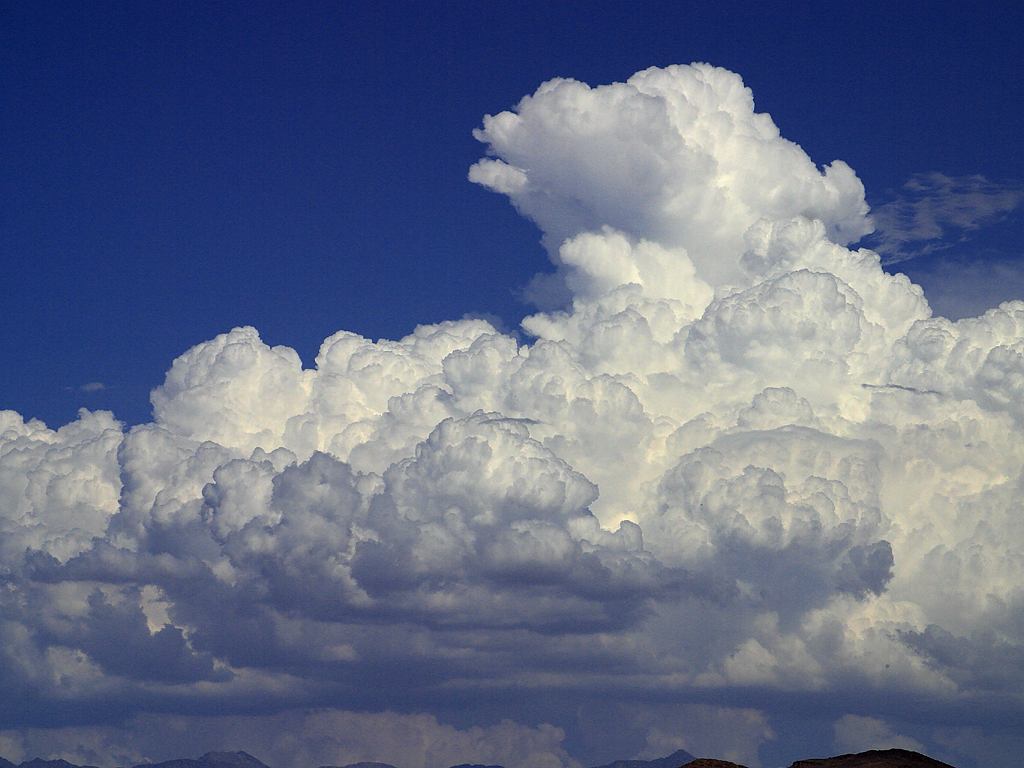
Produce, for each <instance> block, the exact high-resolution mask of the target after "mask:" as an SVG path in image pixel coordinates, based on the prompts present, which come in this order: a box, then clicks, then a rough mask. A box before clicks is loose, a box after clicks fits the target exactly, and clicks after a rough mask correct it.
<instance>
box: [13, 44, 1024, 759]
mask: <svg viewBox="0 0 1024 768" xmlns="http://www.w3.org/2000/svg"><path fill="white" fill-rule="evenodd" d="M477 137H478V138H479V139H480V140H481V141H482V142H483V143H484V144H485V151H486V152H487V153H488V156H487V157H486V158H484V159H483V160H482V161H481V162H480V163H478V164H477V165H475V166H474V167H473V170H472V171H471V178H472V179H473V180H475V181H477V182H479V183H481V184H483V185H485V186H486V187H488V188H489V189H491V190H493V191H495V192H498V193H501V194H505V195H507V196H508V197H509V198H510V200H511V202H512V204H513V205H515V206H516V207H517V208H518V209H519V210H520V211H522V212H523V213H524V214H525V215H527V216H529V217H530V218H532V219H533V220H534V221H536V222H537V223H538V225H539V226H540V227H541V228H542V230H543V231H544V238H545V243H546V244H547V246H548V249H549V253H550V256H551V259H552V263H553V267H554V271H553V272H552V273H550V274H549V275H548V277H547V278H546V280H547V281H548V283H549V284H551V285H554V286H555V287H556V288H557V290H554V291H552V292H550V294H549V295H550V296H557V295H560V296H563V297H564V301H562V302H561V303H557V304H554V305H548V306H543V307H540V308H538V311H537V312H535V313H534V314H531V315H530V316H528V317H526V318H525V319H524V320H523V324H522V330H523V335H522V336H519V335H512V334H508V333H503V332H501V331H499V330H498V329H496V328H495V327H494V326H493V325H491V324H490V323H489V322H487V321H486V320H485V319H480V318H463V319H462V320H457V321H450V322H443V323H436V324H430V325H422V326H420V327H418V328H416V330H415V331H414V332H413V333H411V334H409V335H408V336H407V337H405V338H402V339H398V340H379V341H371V340H369V339H365V338H363V337H361V336H359V335H357V334H354V333H350V332H346V331H340V332H338V333H336V334H333V335H332V336H330V337H329V338H327V339H326V340H325V341H324V342H323V344H322V346H321V348H320V351H319V354H318V355H317V356H316V359H315V361H314V365H313V367H311V368H303V366H302V363H301V361H300V359H299V356H298V355H297V354H296V353H295V352H294V350H292V349H290V348H287V347H281V346H278V347H271V346H268V345H267V344H265V343H264V342H263V341H262V339H261V338H260V336H259V333H258V332H257V330H256V329H253V328H247V327H243V328H235V329H232V330H230V331H228V332H226V333H223V334H221V335H219V336H217V337H215V338H213V339H211V340H208V341H205V342H203V343H201V344H198V345H196V346H195V347H193V348H192V349H190V350H187V351H186V352H184V353H183V354H182V355H181V356H180V357H178V358H177V359H176V360H175V361H173V363H172V364H171V366H170V369H169V371H168V373H167V377H166V379H165V381H164V383H163V384H162V385H161V386H160V387H158V388H157V389H156V390H154V392H153V393H152V402H153V414H154V418H153V421H152V423H149V424H142V425H138V426H135V427H133V428H131V429H125V428H124V426H123V425H122V424H121V423H120V422H118V421H117V420H116V418H115V417H114V416H113V415H112V414H109V413H106V412H89V411H82V412H81V413H80V415H79V417H78V419H76V420H75V421H74V422H72V423H70V424H68V425H65V426H63V427H60V428H59V429H56V430H54V429H50V428H48V427H47V426H46V425H44V424H42V423H41V422H38V421H34V420H29V421H26V420H25V419H24V418H23V417H22V416H20V415H19V414H16V413H13V412H10V411H5V412H2V413H0V534H2V535H0V581H2V589H0V641H2V642H0V686H2V687H3V689H4V690H6V691H9V692H11V694H10V695H9V696H7V697H5V698H4V700H3V701H0V725H2V727H3V734H2V735H3V738H4V739H7V740H8V741H7V742H5V743H11V744H21V745H23V746H22V747H21V748H22V749H24V750H34V749H38V748H40V747H39V746H38V745H41V744H52V745H55V746H54V748H57V746H59V745H64V746H61V747H60V748H62V749H64V748H67V749H69V750H76V749H77V750H78V752H75V753H74V754H81V755H95V757H88V758H87V759H88V760H90V761H92V762H99V763H101V764H108V763H109V762H110V761H111V760H113V759H114V757H108V758H104V757H103V755H110V756H114V755H125V756H126V757H124V758H121V757H117V759H118V760H125V761H126V760H129V759H131V760H135V759H136V758H135V757H131V756H132V755H145V756H151V755H158V754H159V755H163V756H167V755H170V754H173V753H176V752H180V751H181V747H180V745H181V744H183V743H185V740H186V736H187V737H188V738H189V739H191V738H192V737H193V736H194V735H196V734H201V735H202V739H206V741H203V743H204V744H206V743H209V745H210V748H214V747H216V748H239V747H242V748H245V749H248V750H249V751H252V752H259V751H260V750H263V754H261V755H260V756H261V757H264V759H267V758H271V757H273V760H274V761H276V764H277V765H278V766H279V767H280V768H291V766H300V765H305V764H306V763H304V762H303V761H304V760H306V759H307V758H308V759H309V760H313V759H314V755H321V754H323V755H335V756H334V757H329V758H328V757H315V759H316V760H322V761H324V762H331V761H334V762H339V761H341V762H344V761H346V760H347V761H354V760H357V759H378V760H390V761H392V762H396V764H399V765H405V766H407V767H408V768H417V767H418V766H423V768H436V767H437V766H440V767H441V768H445V766H447V765H448V764H451V763H456V762H460V761H466V760H469V761H472V760H478V761H479V762H483V763H501V764H504V765H507V766H517V765H523V766H531V767H532V768H542V767H544V766H552V767H553V766H571V765H574V762H573V761H574V760H575V759H576V756H578V755H590V756H595V757H597V756H600V757H602V758H604V757H607V758H608V759H611V758H612V757H616V756H623V755H615V754H609V752H610V750H611V749H612V747H614V748H615V749H619V748H620V747H621V748H623V749H626V747H628V748H629V752H631V753H632V754H637V753H640V752H642V751H644V750H645V749H646V750H647V751H648V752H650V753H652V754H653V752H655V751H657V750H660V749H664V750H666V751H670V750H669V747H672V748H675V747H676V746H679V745H683V746H685V747H686V748H687V749H690V748H691V746H692V747H693V749H698V750H708V751H713V752H716V753H718V754H719V755H722V756H730V755H735V756H737V757H738V758H739V759H741V760H742V761H743V762H745V763H747V764H755V763H756V762H757V757H758V752H759V750H760V751H762V752H763V751H764V750H765V749H769V748H773V749H774V747H771V746H770V745H771V744H772V742H773V740H772V734H773V733H775V730H774V728H773V722H774V720H775V719H777V718H780V717H786V716H792V713H793V712H807V711H809V708H810V709H812V710H813V712H812V714H813V718H812V719H816V721H819V725H820V723H825V725H820V727H819V728H818V731H817V732H816V733H817V738H818V742H816V743H819V744H824V745H826V746H827V745H831V744H832V738H833V733H832V731H831V730H830V728H831V723H833V722H836V721H839V722H840V723H841V724H842V727H841V728H839V730H837V731H836V734H837V735H838V736H839V737H841V738H843V739H847V738H848V737H849V739H853V736H854V735H856V734H858V733H859V734H862V735H863V734H865V733H866V734H867V736H865V737H864V738H868V737H869V736H870V737H871V738H874V737H875V736H877V737H878V738H882V737H883V736H884V737H885V738H888V737H889V736H892V734H891V733H889V732H888V731H885V730H884V728H883V729H882V730H879V729H878V728H879V727H880V726H879V727H876V724H877V723H878V722H882V721H885V720H888V719H891V714H890V713H888V712H887V711H885V710H886V708H887V707H888V708H892V707H898V708H899V709H900V710H901V716H902V717H906V718H908V719H909V720H912V721H913V720H916V721H919V722H922V721H923V722H928V721H934V722H935V723H936V728H938V727H939V726H940V725H942V726H944V727H945V726H949V725H950V724H951V723H955V724H956V726H957V727H960V728H968V729H970V728H976V729H980V732H982V733H986V732H988V730H989V729H991V728H994V727H996V725H997V724H998V723H999V722H1003V721H1008V720H1014V718H1018V719H1019V715H1020V714H1021V712H1022V711H1024V698H1022V696H1021V694H1020V690H1021V688H1020V686H1018V685H1015V684H1014V683H1015V678H1014V677H1013V676H1012V675H1009V676H1005V675H1001V674H1000V666H999V659H1016V658H1018V657H1019V656H1020V655H1021V653H1022V649H1024V591H1022V587H1021V585H1020V579H1019V573H1020V569H1021V566H1022V564H1024V537H1022V535H1021V534H1020V526H1019V524H1018V522H1019V518H1020V515H1021V498H1022V488H1024V474H1022V466H1024V447H1022V446H1024V440H1021V429H1022V423H1024V410H1022V407H1021V403H1022V402H1024V303H1021V302H1007V303H1005V304H1003V305H1001V306H1000V307H998V308H995V309H992V310H990V311H988V312H986V313H985V314H983V315H981V316H979V317H971V318H964V319H961V320H956V321H954V320H950V319H946V318H942V317H936V316H933V315H932V312H931V308H930V307H929V304H928V301H927V299H926V297H925V295H924V292H923V291H922V289H921V288H920V287H918V286H916V285H914V284H912V283H911V282H910V280H909V279H907V278H906V277H905V276H902V275H890V274H887V273H886V272H885V271H884V270H883V269H882V265H881V260H880V257H879V255H878V254H877V253H875V252H873V251H871V250H868V249H864V248H860V249H856V250H855V249H851V248H849V247H848V245H847V244H848V243H850V242H852V241H856V240H857V239H858V238H860V237H861V236H863V235H864V234H865V233H866V232H868V231H869V230H870V227H871V225H870V222H869V220H868V217H867V206H866V204H865V203H864V195H863V188H862V186H861V184H860V181H859V180H858V179H857V177H856V175H855V174H854V173H853V171H852V170H851V169H850V168H849V167H848V166H846V165H845V164H843V163H842V162H841V161H834V162H833V163H831V164H830V165H828V166H825V167H824V168H823V169H821V168H819V166H817V165H815V163H814V162H812V161H811V159H810V158H808V157H807V155H806V154H805V153H804V152H803V151H802V150H801V149H800V148H799V147H798V146H796V145H795V144H793V143H792V142H789V141H787V140H785V139H784V138H782V137H781V135H780V134H779V131H778V129H777V128H776V126H775V125H774V123H772V121H771V119H770V117H768V116H767V115H764V114H759V113H757V112H755V111H754V105H753V98H752V95H751V94H750V92H749V90H748V89H746V88H745V86H744V85H743V83H742V81H741V80H740V78H739V77H738V76H737V75H735V74H733V73H730V72H726V71H725V70H720V69H715V68H713V67H710V66H707V65H703V64H698V65H693V66H690V67H670V68H668V69H664V70H658V69H652V70H646V71H644V72H641V73H638V74H637V75H634V76H633V77H632V78H630V79H629V81H628V82H626V83H618V84H614V85H609V86H599V87H590V86H587V85H585V84H583V83H579V82H576V81H571V80H555V81H551V82H549V83H545V84H543V85H542V86H541V87H540V88H539V89H538V90H537V92H536V93H535V94H533V95H532V96H529V97H527V98H525V99H524V100H523V101H522V102H520V104H519V105H518V106H517V107H516V109H515V110H514V111H510V112H505V113H501V114H499V115H496V116H492V117H488V118H486V119H485V121H484V125H483V127H482V128H481V129H479V130H478V132H477ZM954 187H955V185H954ZM959 221H961V222H966V221H967V219H965V218H961V219H960V220H959ZM963 226H965V227H966V226H967V224H963ZM524 340H525V341H524ZM608 700H614V701H621V702H625V703H624V705H623V706H627V705H628V707H630V708H632V709H633V710H635V711H636V712H637V713H640V714H642V715H643V716H642V717H641V716H640V714H638V715H637V718H639V719H637V718H634V719H633V720H629V719H628V718H625V717H618V716H615V717H612V716H610V715H608V712H607V711H604V715H600V711H603V710H600V707H598V704H599V703H600V702H604V701H608ZM809 701H810V702H812V704H810V705H809V704H808V702H809ZM923 701H926V702H928V704H927V705H923V704H922V703H921V702H923ZM894 702H895V703H894ZM594 712H598V714H597V715H594V717H596V718H597V719H598V720H600V722H603V723H606V725H607V727H600V728H598V727H594V726H593V723H588V719H587V718H588V715H587V714H586V713H594ZM851 712H856V713H858V714H857V715H856V716H855V719H850V718H854V716H853V715H850V714H849V713H851ZM310 713H313V714H310ZM214 715H216V717H214ZM602 717H604V719H603V720H602V719H601V718H602ZM205 718H209V720H206V719H205ZM856 718H860V719H856ZM865 718H867V719H865ZM206 722H208V723H209V726H208V727H207V726H205V725H203V723H206ZM595 722H596V721H595ZM883 725H884V723H883ZM620 726H621V727H622V728H623V729H625V730H626V731H628V733H627V734H626V735H621V736H619V735H615V734H614V733H612V731H614V730H615V728H616V727H620ZM868 726H871V727H870V728H868ZM872 728H874V730H872ZM204 729H206V730H204ZM858 729H859V730H858ZM377 733H379V734H382V735H380V736H379V738H378V737H377V736H375V735H374V734H377ZM928 733H930V732H929V731H928V729H927V728H922V729H921V730H920V734H918V731H915V736H916V737H917V738H919V739H920V741H921V744H923V745H924V746H926V747H927V746H930V745H931V744H932V743H933V742H931V741H929V740H928V739H929V738H930V737H929V736H928ZM183 734H184V735H183ZM288 734H292V735H291V736H289V735H288ZM295 734H299V735H295ZM851 734H853V735H851ZM229 735H230V736H232V737H233V738H237V739H238V743H233V744H228V743H227V741H226V740H227V739H228V736H229ZM196 738H197V739H198V738H199V737H198V736H196ZM893 738H896V736H893ZM19 739H20V741H19ZM48 739H49V740H48ZM289 739H291V740H289ZM302 739H305V741H302ZM188 743H199V742H198V741H195V742H191V741H189V742H188ZM307 743H308V744H313V745H319V746H315V747H313V746H311V747H309V748H308V749H309V750H312V751H309V752H308V754H307V753H303V752H302V751H301V750H300V749H299V745H300V744H307ZM76 745H80V746H76ZM303 748H304V749H305V747H303ZM823 748H824V747H823ZM389 749H391V750H393V751H389ZM89 750H92V751H91V752H90V751H89ZM315 750H320V751H319V752H317V751H315ZM331 750H334V751H333V752H332V751H331ZM190 751H195V750H190ZM691 751H692V750H691ZM69 754H70V752H69ZM606 761H607V760H606ZM1004 764H1005V765H1009V764H1010V763H1009V762H1005V761H1004ZM968 765H969V764H968Z"/></svg>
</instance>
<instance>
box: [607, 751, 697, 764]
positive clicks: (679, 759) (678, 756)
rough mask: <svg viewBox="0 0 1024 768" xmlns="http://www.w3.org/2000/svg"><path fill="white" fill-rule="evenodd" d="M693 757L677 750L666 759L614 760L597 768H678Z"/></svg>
mask: <svg viewBox="0 0 1024 768" xmlns="http://www.w3.org/2000/svg"><path fill="white" fill-rule="evenodd" d="M693 759H694V757H693V755H691V754H690V753H689V752H687V751H686V750H685V749H677V750H676V751H675V752H673V753H672V754H671V755H668V756H667V757H659V758H657V759H655V760H616V761H615V762H613V763H608V764H607V765H602V766H598V768H679V767H680V766H681V765H684V764H686V763H689V762H692V761H693Z"/></svg>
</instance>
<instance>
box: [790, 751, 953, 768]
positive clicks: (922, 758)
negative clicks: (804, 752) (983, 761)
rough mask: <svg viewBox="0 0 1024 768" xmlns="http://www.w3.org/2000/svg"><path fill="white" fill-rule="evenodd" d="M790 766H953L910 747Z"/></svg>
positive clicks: (950, 767) (895, 767) (918, 767)
mask: <svg viewBox="0 0 1024 768" xmlns="http://www.w3.org/2000/svg"><path fill="white" fill-rule="evenodd" d="M790 768H953V766H951V765H950V764H949V763H943V762H941V761H939V760H935V759H934V758H931V757H928V756H927V755H922V754H921V753H920V752H911V751H910V750H909V749H872V750H870V751H868V752H858V753H857V754H854V755H839V756H838V757H824V758H814V759H811V760H797V761H796V762H795V763H793V765H791V766H790Z"/></svg>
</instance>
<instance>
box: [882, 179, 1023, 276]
mask: <svg viewBox="0 0 1024 768" xmlns="http://www.w3.org/2000/svg"><path fill="white" fill-rule="evenodd" d="M1022 200H1024V186H1022V185H1021V184H1020V183H1019V182H996V181H990V180H989V179H987V178H985V177H984V176H979V175H975V176H957V177H952V176H947V175H946V174H943V173H939V172H937V171H932V172H931V173H920V174H916V175H915V176H913V177H912V178H911V179H910V180H909V181H907V182H906V184H904V185H903V187H902V188H901V189H900V191H899V194H898V195H897V196H896V197H895V198H894V199H892V200H889V201H887V202H885V203H883V204H881V205H878V206H876V207H875V208H874V209H873V210H872V213H871V216H872V219H873V220H874V223H875V234H874V235H873V236H872V237H871V238H869V240H868V242H870V243H871V244H872V246H873V247H875V248H877V249H878V251H879V253H881V254H882V256H883V260H884V263H885V264H898V263H899V262H901V261H906V260H908V259H913V258H917V257H919V256H924V255H927V254H929V253H933V252H935V251H941V250H945V249H947V248H950V247H952V246H953V245H955V244H956V243H957V242H962V241H963V240H965V239H966V238H967V237H968V236H969V233H970V232H972V231H974V230H977V229H980V228H981V227H984V226H988V225H991V224H994V223H996V222H998V221H1000V220H1001V219H1004V218H1005V217H1007V216H1008V215H1009V214H1011V213H1012V212H1013V211H1015V210H1017V208H1019V207H1020V204H1021V201H1022Z"/></svg>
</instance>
